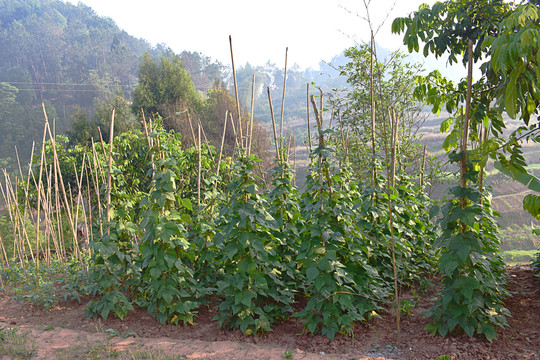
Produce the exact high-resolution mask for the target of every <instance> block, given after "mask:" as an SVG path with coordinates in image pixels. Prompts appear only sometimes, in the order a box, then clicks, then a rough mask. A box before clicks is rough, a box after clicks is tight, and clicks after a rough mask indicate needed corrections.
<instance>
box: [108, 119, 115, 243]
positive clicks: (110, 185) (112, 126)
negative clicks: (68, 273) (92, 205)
mask: <svg viewBox="0 0 540 360" xmlns="http://www.w3.org/2000/svg"><path fill="white" fill-rule="evenodd" d="M114 110H115V109H113V111H112V115H111V131H110V134H109V174H108V176H107V214H106V216H107V227H109V224H108V223H109V222H110V221H111V187H112V184H111V183H112V149H113V137H114V134H113V131H114ZM109 231H110V229H108V230H107V233H109Z"/></svg>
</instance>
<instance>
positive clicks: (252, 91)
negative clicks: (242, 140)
mask: <svg viewBox="0 0 540 360" xmlns="http://www.w3.org/2000/svg"><path fill="white" fill-rule="evenodd" d="M254 107H255V74H253V79H252V80H251V113H250V114H251V116H250V119H249V126H250V128H249V131H248V133H249V137H248V138H249V145H248V152H247V153H248V156H249V154H251V144H252V142H253V141H252V140H253V109H254Z"/></svg>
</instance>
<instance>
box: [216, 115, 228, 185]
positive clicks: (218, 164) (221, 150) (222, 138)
mask: <svg viewBox="0 0 540 360" xmlns="http://www.w3.org/2000/svg"><path fill="white" fill-rule="evenodd" d="M228 115H229V110H225V121H224V122H223V135H221V147H220V148H219V158H218V163H217V170H216V176H219V167H220V166H221V156H222V155H223V146H224V145H225V133H226V131H227V116H228ZM216 188H217V182H216V183H215V186H214V190H215V189H216Z"/></svg>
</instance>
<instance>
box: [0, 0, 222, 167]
mask: <svg viewBox="0 0 540 360" xmlns="http://www.w3.org/2000/svg"><path fill="white" fill-rule="evenodd" d="M0 8H1V9H2V11H0V48H1V49H2V51H1V52H0V154H1V155H0V159H1V160H0V161H2V163H1V165H2V167H4V166H13V165H14V162H15V150H14V149H15V146H17V148H18V151H19V155H20V156H21V157H22V158H24V159H26V160H27V159H29V156H30V151H31V147H32V141H34V140H37V141H41V139H40V138H41V134H42V131H43V111H42V109H41V103H42V102H43V103H44V104H45V106H46V109H47V113H48V116H49V118H50V119H51V120H52V119H55V120H56V132H57V133H65V132H66V131H67V130H69V129H70V128H71V126H70V124H71V122H72V120H73V116H74V114H76V113H77V111H79V110H82V113H86V114H87V115H88V116H90V117H91V116H92V113H93V108H94V105H95V104H96V101H101V102H104V101H108V100H109V99H111V98H114V97H116V96H118V95H121V97H123V98H125V99H127V100H129V99H130V97H131V92H132V91H133V89H134V88H135V85H136V84H137V83H138V72H139V66H140V62H141V58H142V55H143V54H144V53H145V52H148V53H149V54H151V56H152V57H154V58H160V57H161V56H162V55H167V56H172V55H173V52H172V50H170V49H168V48H167V47H166V46H164V45H158V46H156V47H152V46H150V44H149V43H147V42H146V41H145V40H142V39H136V38H134V37H133V36H130V35H129V34H128V33H126V32H125V31H123V30H121V29H119V28H118V26H117V25H116V24H115V23H114V21H113V20H111V19H109V18H103V17H99V16H98V15H97V14H96V13H95V12H94V11H93V10H92V9H91V8H89V7H87V6H85V5H83V4H79V5H77V6H74V5H71V4H67V3H64V2H61V1H56V0H54V1H53V0H36V1H30V0H1V1H0ZM180 57H181V59H182V61H183V63H184V66H185V69H186V70H187V71H188V72H190V73H191V76H192V80H193V82H194V84H195V87H196V89H198V90H201V91H206V90H208V89H209V88H211V87H212V85H213V83H214V80H215V78H220V77H221V72H222V66H221V64H219V63H217V62H212V61H211V60H210V59H209V58H207V57H205V56H204V55H202V54H199V53H189V52H184V53H182V54H180Z"/></svg>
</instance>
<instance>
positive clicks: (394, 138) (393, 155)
mask: <svg viewBox="0 0 540 360" xmlns="http://www.w3.org/2000/svg"><path fill="white" fill-rule="evenodd" d="M390 119H391V124H390V125H391V129H390V130H391V164H390V169H391V172H390V178H389V179H388V181H387V186H388V213H389V220H390V238H391V245H392V269H393V272H394V297H395V299H396V326H397V331H398V332H399V331H400V317H401V309H400V295H399V287H398V274H397V262H396V250H395V249H396V245H395V240H394V212H393V211H392V196H391V193H392V192H394V188H395V177H396V145H397V126H398V122H399V119H398V118H397V116H396V112H395V111H394V109H392V110H391V112H390Z"/></svg>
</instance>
